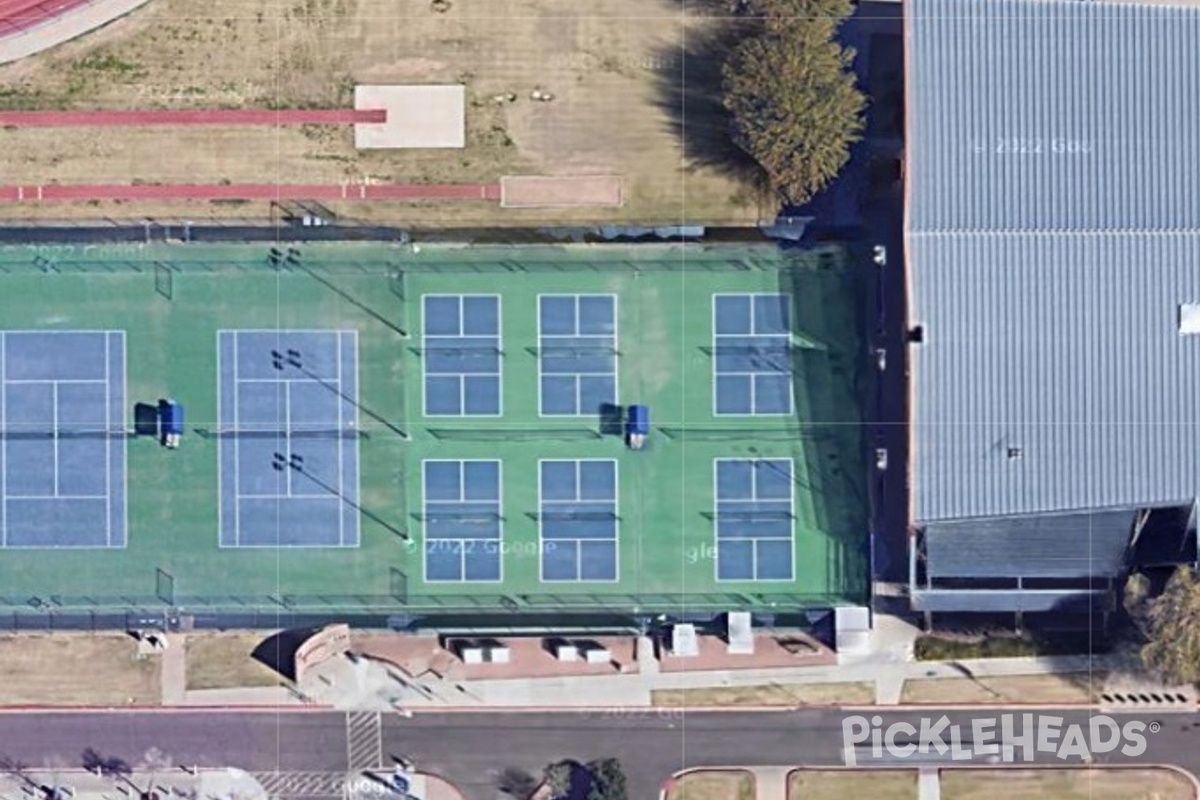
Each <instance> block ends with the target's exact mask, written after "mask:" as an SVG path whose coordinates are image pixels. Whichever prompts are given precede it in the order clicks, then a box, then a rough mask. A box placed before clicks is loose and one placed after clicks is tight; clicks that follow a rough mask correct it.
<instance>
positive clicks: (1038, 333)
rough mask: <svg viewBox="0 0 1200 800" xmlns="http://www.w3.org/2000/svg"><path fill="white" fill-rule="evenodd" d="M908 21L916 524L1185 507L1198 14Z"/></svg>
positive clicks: (1198, 221)
mask: <svg viewBox="0 0 1200 800" xmlns="http://www.w3.org/2000/svg"><path fill="white" fill-rule="evenodd" d="M908 14H909V20H908V25H909V34H910V38H909V43H908V44H909V48H910V54H909V59H910V60H909V67H910V72H909V75H908V85H909V94H910V96H909V102H910V121H911V125H910V130H909V135H908V140H909V147H910V155H909V164H908V171H907V179H908V180H909V181H910V190H911V195H912V198H911V203H910V208H909V213H910V218H909V228H908V232H907V237H906V238H907V248H908V252H907V257H908V263H909V271H910V319H911V323H912V324H921V325H923V326H924V329H925V330H924V334H925V335H924V343H922V344H919V345H914V346H913V347H912V348H911V354H912V356H911V357H912V374H913V381H914V411H913V426H914V429H913V446H914V453H913V465H914V470H915V475H914V478H913V482H914V488H915V492H914V504H915V505H914V511H913V515H914V518H915V519H916V520H917V521H918V522H928V521H933V520H945V519H957V518H967V517H987V516H998V515H1004V514H1029V513H1044V512H1055V511H1070V510H1079V509H1090V508H1116V507H1133V506H1143V505H1160V504H1162V505H1165V504H1176V503H1189V502H1191V500H1192V499H1193V498H1194V497H1196V495H1197V494H1198V489H1200V447H1198V446H1197V444H1198V441H1197V440H1198V439H1200V336H1196V335H1191V336H1183V335H1180V333H1179V327H1178V326H1179V306H1180V304H1183V303H1195V302H1200V157H1198V156H1197V154H1198V153H1200V47H1197V46H1196V45H1195V42H1200V9H1174V8H1161V7H1153V6H1117V5H1112V4H1109V3H1087V2H1029V1H1028V0H910V2H909V5H908ZM1012 139H1025V140H1033V141H1034V142H1035V143H1036V142H1037V141H1039V140H1040V141H1041V142H1042V145H1041V146H1042V152H1040V153H1025V154H1021V153H1012V152H997V150H998V149H1001V148H999V147H996V146H993V144H995V143H997V142H999V141H1000V140H1007V141H1008V143H1009V144H1011V140H1012ZM1059 139H1065V140H1072V141H1082V142H1086V143H1087V144H1088V147H1089V148H1090V149H1089V150H1088V151H1087V152H1082V153H1075V154H1071V153H1062V152H1054V146H1053V144H1052V143H1053V142H1055V141H1056V140H1059ZM981 142H982V143H983V144H984V145H985V146H984V147H983V151H982V152H976V151H977V150H978V149H979V148H978V145H979V144H980V143H981ZM988 143H992V144H988ZM1048 143H1051V144H1050V146H1049V149H1047V146H1048ZM1005 149H1011V148H1005ZM1060 149H1061V148H1060ZM1171 231H1174V232H1171ZM1010 451H1011V455H1019V457H1015V458H1014V457H1010Z"/></svg>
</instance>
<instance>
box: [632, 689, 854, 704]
mask: <svg viewBox="0 0 1200 800" xmlns="http://www.w3.org/2000/svg"><path fill="white" fill-rule="evenodd" d="M650 699H651V702H652V703H653V704H654V705H656V706H666V707H674V708H678V707H687V708H699V707H702V706H713V707H721V706H739V705H745V706H806V705H868V704H871V703H874V702H875V687H874V686H872V685H871V684H869V683H814V684H780V683H773V684H768V685H765V686H722V687H717V688H712V689H659V690H656V691H652V692H651V693H650Z"/></svg>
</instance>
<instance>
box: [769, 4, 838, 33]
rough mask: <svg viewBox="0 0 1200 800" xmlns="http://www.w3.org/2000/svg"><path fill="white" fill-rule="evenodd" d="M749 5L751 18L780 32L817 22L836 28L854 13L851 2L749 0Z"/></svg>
mask: <svg viewBox="0 0 1200 800" xmlns="http://www.w3.org/2000/svg"><path fill="white" fill-rule="evenodd" d="M747 5H748V8H749V12H750V16H751V17H756V18H758V19H761V20H762V21H763V22H764V23H765V24H766V26H767V27H768V28H776V29H780V30H783V29H786V28H787V27H789V26H792V25H796V24H804V23H811V22H814V21H817V20H824V21H826V22H831V23H832V24H833V26H834V27H835V28H836V27H837V25H838V24H839V23H841V21H842V20H844V19H845V18H846V17H848V16H850V14H851V13H852V12H853V11H854V6H853V3H851V1H850V0H749V3H748V4H747Z"/></svg>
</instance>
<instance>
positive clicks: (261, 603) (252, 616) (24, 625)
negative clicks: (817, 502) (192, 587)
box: [0, 569, 847, 632]
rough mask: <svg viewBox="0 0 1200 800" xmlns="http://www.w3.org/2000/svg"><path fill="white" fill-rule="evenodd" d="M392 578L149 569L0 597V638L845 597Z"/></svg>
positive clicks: (695, 607) (773, 608) (754, 606)
mask: <svg viewBox="0 0 1200 800" xmlns="http://www.w3.org/2000/svg"><path fill="white" fill-rule="evenodd" d="M392 573H393V574H392V581H391V590H392V592H393V594H388V595H383V594H369V593H363V594H280V595H241V596H238V595H226V594H214V595H191V594H189V595H179V594H176V592H175V586H174V580H175V579H174V577H173V576H172V575H171V574H170V573H169V572H167V571H166V570H162V569H158V570H156V571H155V589H156V592H155V594H154V595H149V594H147V595H130V594H126V595H113V596H105V595H100V594H91V595H80V596H66V595H49V596H47V597H44V598H42V597H31V598H20V597H0V632H2V631H5V630H8V631H14V632H15V631H34V630H41V631H55V630H63V631H68V630H72V631H87V630H93V631H103V630H139V629H163V630H188V629H192V628H280V627H290V626H295V625H299V624H301V623H303V624H305V625H321V624H325V623H329V622H336V621H345V622H354V623H355V624H358V625H360V626H367V627H397V628H399V627H405V626H414V625H419V623H420V622H421V621H422V620H432V621H434V624H436V620H438V619H445V618H449V617H453V616H456V615H465V616H467V617H470V618H476V617H489V618H505V619H507V620H508V621H509V624H512V625H514V626H516V625H519V624H520V622H521V620H522V619H531V618H535V617H536V618H545V617H547V616H551V615H562V616H564V617H573V618H575V619H580V618H586V617H605V618H613V617H624V618H629V619H636V618H648V617H655V616H658V615H663V614H665V615H680V614H684V615H693V616H694V615H704V614H707V615H710V616H714V617H715V616H716V615H718V614H721V613H724V612H728V611H752V612H756V613H770V614H798V613H802V612H804V611H805V610H808V609H814V608H822V607H824V608H828V607H832V606H836V605H839V604H840V603H842V602H846V601H847V598H838V597H832V596H826V595H806V594H796V593H787V592H781V593H778V594H775V593H734V592H724V593H721V592H716V593H699V592H688V593H686V594H685V593H678V594H665V593H664V594H628V593H618V592H612V593H603V592H596V593H589V594H582V593H531V594H516V593H513V594H478V595H475V594H436V595H435V594H410V593H409V592H408V581H407V577H406V576H405V575H404V574H403V573H402V572H400V571H399V570H395V569H393V570H392Z"/></svg>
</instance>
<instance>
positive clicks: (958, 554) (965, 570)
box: [925, 510, 1134, 578]
mask: <svg viewBox="0 0 1200 800" xmlns="http://www.w3.org/2000/svg"><path fill="white" fill-rule="evenodd" d="M1133 521H1134V512H1133V511H1131V510H1127V511H1102V512H1098V513H1094V514H1057V515H1052V516H1034V517H993V518H990V519H979V520H963V521H959V522H946V523H935V524H931V525H928V526H926V528H925V571H926V573H927V574H928V575H929V576H930V577H931V578H1092V577H1113V576H1116V575H1119V574H1121V572H1122V570H1123V569H1124V565H1125V552H1126V550H1127V549H1128V546H1129V540H1130V537H1131V535H1132V533H1133Z"/></svg>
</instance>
